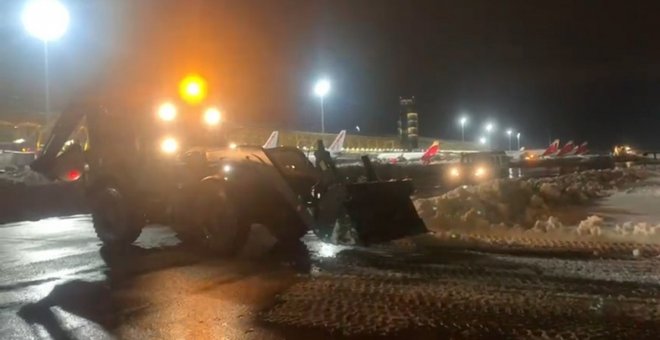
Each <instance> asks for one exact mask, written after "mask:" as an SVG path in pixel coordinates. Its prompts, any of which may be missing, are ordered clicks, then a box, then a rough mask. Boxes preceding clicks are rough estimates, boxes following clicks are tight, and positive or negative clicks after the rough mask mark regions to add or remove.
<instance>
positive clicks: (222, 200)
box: [197, 183, 250, 256]
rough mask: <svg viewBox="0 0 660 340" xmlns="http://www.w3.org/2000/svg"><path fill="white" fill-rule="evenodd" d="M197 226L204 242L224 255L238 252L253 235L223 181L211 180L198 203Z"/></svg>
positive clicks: (216, 252)
mask: <svg viewBox="0 0 660 340" xmlns="http://www.w3.org/2000/svg"><path fill="white" fill-rule="evenodd" d="M197 212H198V225H199V229H200V230H201V231H202V234H203V237H204V240H203V241H204V245H205V246H206V247H207V249H208V250H210V251H211V252H213V253H215V254H218V255H221V256H232V255H235V254H236V253H238V252H239V251H240V250H241V249H242V248H243V246H244V245H245V242H246V241H247V238H248V236H249V234H250V225H249V224H247V223H244V222H243V221H242V219H241V218H240V216H239V214H238V210H237V209H236V206H235V202H233V201H232V200H231V199H230V198H229V197H228V195H227V192H226V191H225V190H224V188H223V187H222V186H221V185H220V184H216V183H209V184H207V185H206V187H205V188H204V192H203V194H202V195H201V196H200V198H199V201H198V203H197Z"/></svg>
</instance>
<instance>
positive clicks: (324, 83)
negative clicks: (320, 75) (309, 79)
mask: <svg viewBox="0 0 660 340" xmlns="http://www.w3.org/2000/svg"><path fill="white" fill-rule="evenodd" d="M328 92H330V81H329V80H327V79H321V80H319V81H317V82H316V85H314V94H316V96H317V97H319V98H321V133H325V103H324V98H325V96H326V95H327V94H328Z"/></svg>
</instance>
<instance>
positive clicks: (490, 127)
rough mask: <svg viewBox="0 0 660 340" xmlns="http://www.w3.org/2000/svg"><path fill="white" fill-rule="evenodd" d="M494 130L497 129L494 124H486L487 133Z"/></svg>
mask: <svg viewBox="0 0 660 340" xmlns="http://www.w3.org/2000/svg"><path fill="white" fill-rule="evenodd" d="M494 128H495V126H494V125H493V123H487V124H486V131H487V132H492V131H493V129H494Z"/></svg>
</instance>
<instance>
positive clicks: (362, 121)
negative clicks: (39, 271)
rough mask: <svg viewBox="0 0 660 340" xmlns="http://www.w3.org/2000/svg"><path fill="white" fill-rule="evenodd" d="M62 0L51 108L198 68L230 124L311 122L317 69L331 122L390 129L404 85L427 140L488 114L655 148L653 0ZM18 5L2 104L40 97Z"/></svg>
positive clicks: (7, 25)
mask: <svg viewBox="0 0 660 340" xmlns="http://www.w3.org/2000/svg"><path fill="white" fill-rule="evenodd" d="M62 1H63V2H64V3H65V4H66V5H67V6H68V7H69V8H70V10H71V17H72V23H71V27H70V30H69V32H68V33H67V35H66V36H65V37H64V38H63V39H61V40H59V41H56V42H53V43H51V44H50V45H49V48H50V63H51V68H52V74H51V83H52V96H53V106H54V108H55V109H56V110H57V109H61V108H62V107H64V106H65V105H66V103H67V102H68V101H69V100H70V99H71V98H72V97H77V96H87V95H89V93H92V92H95V91H96V92H104V91H107V89H108V88H113V89H114V90H118V89H121V90H123V91H129V92H131V93H141V94H142V93H149V96H154V97H156V96H157V95H160V94H162V93H165V92H167V91H168V90H169V89H170V88H172V89H173V88H174V87H175V85H176V80H177V79H178V78H179V77H181V76H183V75H184V74H185V73H187V72H199V73H201V74H203V75H204V76H206V77H207V78H208V79H209V84H210V90H211V91H212V93H213V100H216V101H217V102H218V103H220V106H221V107H223V108H224V109H225V111H226V112H227V115H229V117H231V118H232V119H234V120H237V121H240V122H242V123H245V124H251V125H259V126H267V127H269V126H272V127H273V128H285V127H295V128H299V129H318V128H319V125H320V123H319V105H318V100H317V99H316V98H314V97H313V96H312V94H311V87H312V84H313V82H314V80H315V79H317V78H318V77H319V76H321V75H325V76H327V77H328V78H329V79H331V81H332V83H333V89H332V93H331V94H330V95H329V96H328V98H327V100H326V104H327V106H326V127H327V129H328V130H329V131H338V130H340V129H344V128H346V129H351V128H353V127H354V126H355V125H360V127H361V128H362V131H363V133H367V134H383V133H394V132H395V129H396V126H395V120H396V117H397V112H398V106H397V105H398V102H397V100H398V97H399V96H409V95H414V96H415V97H416V98H417V102H418V111H419V114H420V121H421V133H422V135H425V136H436V137H441V138H459V137H460V131H459V129H458V126H457V123H456V118H457V116H458V114H459V112H463V111H465V112H468V113H469V115H470V119H471V125H470V127H469V129H467V130H466V136H467V137H469V138H471V139H472V138H474V137H475V136H476V135H477V134H478V132H477V131H476V130H477V129H479V128H481V126H482V124H483V122H484V121H485V120H486V119H492V120H493V121H495V122H497V125H498V127H500V136H501V133H502V131H501V130H502V128H504V127H509V126H510V127H513V128H514V129H519V130H520V131H521V132H522V135H523V140H524V141H526V143H524V144H531V145H530V146H541V145H545V144H546V143H547V141H548V139H549V138H561V139H562V140H564V141H566V140H568V139H575V140H576V141H582V140H589V142H590V143H591V144H592V145H596V146H600V147H604V148H605V147H607V148H609V146H610V145H611V144H613V143H619V142H630V143H634V144H637V145H640V146H642V147H647V148H652V147H655V148H660V136H659V135H658V133H657V132H656V131H658V130H660V16H659V15H658V14H659V13H660V11H659V10H660V2H657V1H584V0H582V1H557V0H555V1H540V0H538V1H491V0H485V1H468V0H462V1H460V0H459V1H441V0H436V1H414V0H400V1H399V0H333V1H311V0H259V1H256V0H233V1H222V0H207V1H196V0H186V1H175V0H171V1H170V0H151V1H150V0H140V1H128V0H127V1H101V0H84V1H83V0H62ZM22 5H23V1H19V0H0V110H1V111H0V115H2V114H9V113H16V112H19V113H21V112H26V113H27V112H34V111H40V110H42V107H43V56H42V47H43V46H42V45H41V43H40V42H39V41H37V40H35V39H34V38H31V37H29V36H27V34H26V33H25V32H24V30H23V28H22V26H21V22H20V10H21V8H22ZM145 91H146V92H145ZM500 141H501V142H502V144H503V141H504V137H501V139H500Z"/></svg>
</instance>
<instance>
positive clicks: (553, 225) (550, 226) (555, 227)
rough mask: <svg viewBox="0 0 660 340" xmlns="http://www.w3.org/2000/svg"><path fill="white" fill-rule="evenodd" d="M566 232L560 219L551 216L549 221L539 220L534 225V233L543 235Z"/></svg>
mask: <svg viewBox="0 0 660 340" xmlns="http://www.w3.org/2000/svg"><path fill="white" fill-rule="evenodd" d="M562 230H564V225H563V224H562V223H561V221H560V220H559V218H557V217H554V216H550V217H548V220H547V221H543V220H538V221H536V223H534V227H533V228H532V231H536V232H541V233H550V232H555V231H562Z"/></svg>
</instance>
